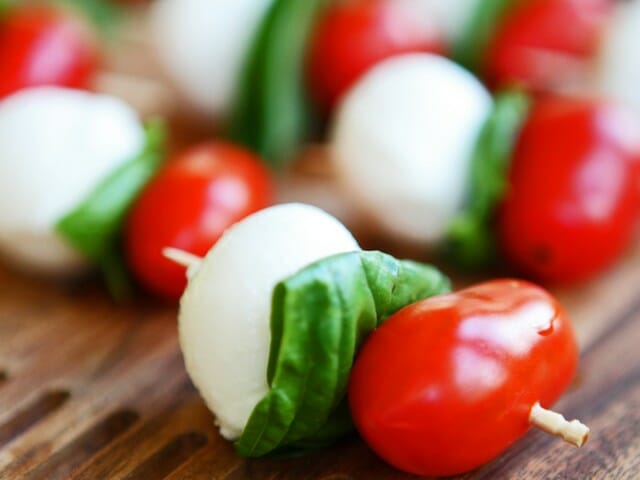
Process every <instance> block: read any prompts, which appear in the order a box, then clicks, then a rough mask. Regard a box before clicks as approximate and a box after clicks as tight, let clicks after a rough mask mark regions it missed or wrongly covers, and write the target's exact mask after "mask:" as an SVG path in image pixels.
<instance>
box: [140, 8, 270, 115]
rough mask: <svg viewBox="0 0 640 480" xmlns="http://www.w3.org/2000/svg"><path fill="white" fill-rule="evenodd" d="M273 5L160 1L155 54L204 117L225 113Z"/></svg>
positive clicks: (153, 20)
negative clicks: (263, 19) (253, 41)
mask: <svg viewBox="0 0 640 480" xmlns="http://www.w3.org/2000/svg"><path fill="white" fill-rule="evenodd" d="M272 1H273V0H159V1H157V2H155V4H154V6H153V9H152V12H151V30H152V36H153V43H154V45H155V50H156V53H157V55H158V58H159V59H160V62H161V63H162V64H163V66H164V68H165V69H166V71H167V73H168V74H169V75H170V76H171V77H172V78H173V80H174V81H175V82H176V83H177V84H178V86H179V87H180V88H181V89H182V91H183V93H184V94H185V96H186V97H187V99H188V100H189V101H190V102H192V103H193V105H194V106H195V107H197V108H199V109H200V110H201V111H202V112H204V113H209V114H213V115H215V116H221V115H224V114H225V113H226V112H227V110H228V109H229V107H230V105H231V102H232V101H233V97H234V95H235V89H236V87H237V83H238V79H239V74H240V72H241V69H242V67H243V65H244V62H245V61H246V59H247V55H248V53H249V49H250V46H251V42H252V40H253V38H254V35H255V34H256V30H257V28H258V25H259V23H260V21H261V20H262V18H263V17H264V15H265V13H266V10H267V8H268V7H269V6H270V5H271V3H272Z"/></svg>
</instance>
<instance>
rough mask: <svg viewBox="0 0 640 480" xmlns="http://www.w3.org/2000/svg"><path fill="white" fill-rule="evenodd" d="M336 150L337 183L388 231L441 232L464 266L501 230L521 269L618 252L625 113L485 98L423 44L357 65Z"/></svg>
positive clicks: (579, 104)
mask: <svg viewBox="0 0 640 480" xmlns="http://www.w3.org/2000/svg"><path fill="white" fill-rule="evenodd" d="M331 149H332V156H333V158H334V163H335V165H336V170H337V172H338V175H339V177H340V178H341V180H342V182H343V183H344V184H345V185H346V186H347V187H348V190H349V191H350V192H352V193H353V194H354V197H355V199H356V200H358V201H359V202H360V203H361V204H362V206H363V207H364V208H366V209H367V211H368V212H369V213H370V214H371V215H372V216H373V217H374V218H376V219H377V220H378V221H379V223H380V224H381V225H382V226H383V227H385V228H386V230H387V231H389V232H391V233H392V234H395V235H397V236H400V237H404V238H407V239H409V240H413V241H418V242H422V243H423V244H427V245H432V246H434V245H437V244H438V243H443V242H444V243H446V244H447V245H448V247H449V249H450V251H453V255H454V256H455V258H456V259H457V260H458V261H461V262H462V263H463V264H465V265H473V264H478V263H482V262H483V261H484V262H486V260H487V259H489V258H491V257H492V256H495V255H497V251H496V249H495V242H494V239H493V236H494V233H492V232H497V236H498V238H499V240H500V242H499V243H500V247H501V250H502V252H503V253H505V254H506V257H507V258H508V259H510V260H512V261H513V263H514V264H515V265H516V266H517V267H518V268H520V269H521V270H522V271H523V272H524V273H526V274H527V275H529V276H532V277H534V278H538V279H542V280H546V281H556V282H574V281H581V280H584V279H586V278H589V277H590V276H591V275H593V274H595V273H596V272H598V271H600V270H602V269H603V268H605V267H606V266H608V265H609V264H610V263H611V262H612V261H613V260H614V259H615V258H617V256H618V255H619V254H620V253H621V251H622V250H623V249H624V248H625V246H626V245H627V244H628V242H629V240H630V237H631V234H632V232H633V229H634V226H635V223H636V220H637V218H638V215H639V214H640V209H639V205H640V204H639V203H638V201H637V197H638V191H637V190H638V189H637V185H638V182H639V179H640V177H639V175H640V173H639V170H638V167H639V165H640V123H639V122H638V119H637V118H636V117H635V116H634V115H633V114H632V113H631V112H629V111H627V110H626V109H624V108H623V107H621V106H618V105H615V104H612V103H610V102H607V101H601V100H592V99H582V98H571V97H561V96H546V97H538V98H537V99H536V100H533V101H532V100H527V98H526V97H525V96H523V95H522V94H519V93H517V92H516V93H506V94H503V95H499V96H498V97H497V98H496V101H495V102H493V101H492V100H491V98H490V96H489V94H488V93H487V91H486V90H485V89H484V88H483V87H482V86H481V85H480V83H479V82H478V81H477V80H475V79H474V78H473V77H472V76H471V75H470V74H468V73H467V72H465V71H464V70H462V69H461V67H458V66H457V65H455V64H453V63H452V62H449V61H448V60H445V59H443V58H441V57H436V56H432V55H427V54H414V55H407V56H400V57H396V58H395V59H391V60H388V61H385V62H382V63H381V64H379V65H378V66H377V67H374V68H373V70H371V71H370V72H369V73H368V74H367V75H365V77H364V78H363V79H362V80H361V81H360V82H359V83H358V84H356V86H355V87H354V88H353V89H352V90H351V92H350V93H349V94H348V95H347V96H346V97H345V99H344V101H343V103H342V105H341V106H340V108H339V110H338V114H337V116H336V120H335V124H334V127H333V136H332V145H331ZM494 222H495V223H494Z"/></svg>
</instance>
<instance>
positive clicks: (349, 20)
mask: <svg viewBox="0 0 640 480" xmlns="http://www.w3.org/2000/svg"><path fill="white" fill-rule="evenodd" d="M443 49H444V48H443V45H442V42H441V39H440V35H439V34H438V33H437V32H436V31H435V29H434V28H433V27H432V26H430V25H429V24H428V23H427V22H426V21H425V19H422V18H420V16H419V15H416V14H415V13H414V12H412V11H411V9H409V8H408V7H407V5H406V4H401V3H400V2H398V1H397V0H346V1H339V2H334V3H333V4H332V5H330V6H329V7H327V11H326V13H325V15H324V16H323V18H322V19H321V20H320V21H319V24H318V26H317V27H316V30H315V32H314V34H313V36H312V40H311V48H310V53H309V64H308V77H309V84H310V88H311V92H312V95H313V97H314V98H315V100H316V101H317V103H318V105H319V106H320V107H321V108H322V109H324V110H325V111H329V110H331V109H332V108H333V107H334V106H335V105H336V103H337V102H338V101H339V100H340V98H341V97H342V96H343V95H344V94H345V93H346V92H347V91H348V90H349V88H350V87H351V86H352V85H353V84H354V83H355V82H356V81H357V80H358V78H360V76H361V75H362V74H363V73H365V72H366V71H367V70H369V69H370V68H371V67H372V66H374V65H375V64H376V63H378V62H380V61H382V60H384V59H386V58H388V57H391V56H394V55H399V54H402V53H410V52H441V51H442V50H443Z"/></svg>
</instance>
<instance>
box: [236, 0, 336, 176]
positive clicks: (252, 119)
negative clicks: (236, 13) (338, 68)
mask: <svg viewBox="0 0 640 480" xmlns="http://www.w3.org/2000/svg"><path fill="white" fill-rule="evenodd" d="M328 1H329V0H304V1H300V0H275V1H274V3H273V5H272V6H271V8H270V9H269V11H268V12H267V14H266V16H265V18H264V20H263V23H262V25H261V26H260V28H259V31H258V33H257V36H256V38H255V40H254V44H253V47H252V49H251V51H250V53H249V57H248V60H247V62H246V65H245V69H244V72H243V74H242V77H241V79H240V84H239V92H238V97H237V99H236V103H235V105H234V108H233V111H232V115H231V124H230V130H229V136H230V137H231V138H232V139H234V140H236V141H237V142H240V143H242V144H244V145H246V146H248V147H250V148H252V149H253V150H255V151H256V152H257V153H259V154H260V155H261V156H262V158H264V159H265V160H266V161H267V162H268V163H269V164H270V165H271V166H273V167H279V166H282V164H283V163H284V162H285V161H286V160H288V159H290V158H291V157H292V156H293V155H294V154H295V152H296V150H297V149H298V148H299V146H300V144H301V143H302V142H303V140H304V139H305V137H306V136H307V135H308V133H309V131H310V129H311V127H312V125H313V118H312V117H313V114H312V109H311V107H310V101H309V99H308V96H307V93H306V89H305V81H304V80H305V79H304V70H305V60H306V51H307V44H308V38H309V35H310V32H311V31H312V29H313V25H314V23H315V20H316V18H317V16H318V13H319V12H321V11H322V7H323V6H324V5H325V4H326V3H327V2H328Z"/></svg>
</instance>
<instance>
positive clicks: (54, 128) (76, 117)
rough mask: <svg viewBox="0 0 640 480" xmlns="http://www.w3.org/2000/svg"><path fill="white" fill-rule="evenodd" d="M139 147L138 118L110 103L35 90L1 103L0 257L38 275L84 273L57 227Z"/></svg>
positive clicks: (93, 96) (78, 94)
mask: <svg viewBox="0 0 640 480" xmlns="http://www.w3.org/2000/svg"><path fill="white" fill-rule="evenodd" d="M143 146H144V131H143V128H142V125H141V124H140V121H139V120H138V118H137V116H136V113H135V112H134V111H133V110H132V109H131V108H130V107H129V106H128V105H126V104H125V103H123V102H122V101H120V100H118V99H116V98H112V97H108V96H103V95H96V94H92V93H88V92H83V91H78V90H68V89H63V88H56V87H41V88H33V89H27V90H22V91H20V92H18V93H16V94H14V95H12V96H10V97H8V98H7V99H5V100H4V101H2V102H1V103H0V254H2V256H3V257H6V259H7V260H8V261H9V262H11V263H14V264H15V265H16V266H18V267H23V268H25V269H27V270H29V271H34V272H39V273H45V274H75V273H77V272H78V271H80V270H83V269H84V268H85V267H86V266H87V261H86V260H85V259H84V258H83V257H82V256H81V255H80V254H79V253H77V252H76V251H75V250H74V249H73V248H72V247H71V246H69V245H68V244H67V243H66V242H65V240H64V239H63V238H62V237H61V236H60V235H59V234H58V232H56V224H57V223H58V222H59V221H60V220H61V219H62V218H63V217H64V216H65V215H66V214H68V213H70V212H71V211H73V209H74V208H76V207H77V206H78V204H80V203H81V202H82V201H83V200H84V199H85V198H86V197H87V196H88V195H89V194H90V193H91V192H92V191H93V190H94V189H95V188H96V187H97V185H98V184H99V183H100V182H101V181H102V180H104V178H105V177H106V176H108V175H109V174H111V173H112V172H113V171H114V170H115V169H116V168H117V167H118V166H120V165H121V164H122V163H123V162H125V161H127V160H130V159H131V158H132V157H134V156H135V155H136V154H137V153H139V152H140V151H141V150H142V148H143Z"/></svg>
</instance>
